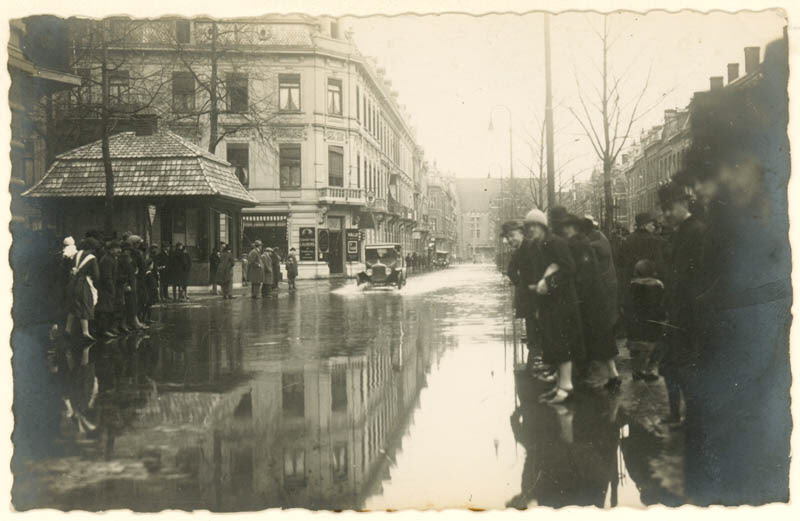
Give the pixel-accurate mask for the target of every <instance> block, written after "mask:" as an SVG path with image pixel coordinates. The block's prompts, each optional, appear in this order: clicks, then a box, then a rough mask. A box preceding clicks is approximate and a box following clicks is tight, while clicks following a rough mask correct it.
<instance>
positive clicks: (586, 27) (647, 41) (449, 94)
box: [342, 11, 786, 189]
mask: <svg viewBox="0 0 800 521" xmlns="http://www.w3.org/2000/svg"><path fill="white" fill-rule="evenodd" d="M342 22H343V25H344V26H345V28H348V27H349V28H350V29H352V31H353V37H354V39H355V42H356V44H357V46H358V48H359V50H360V51H361V53H362V54H364V55H367V56H374V57H375V58H376V59H377V62H378V64H379V66H383V67H385V69H386V74H387V77H388V78H389V79H391V81H392V87H393V88H395V89H396V90H397V91H398V92H399V102H400V103H401V104H403V105H406V107H407V109H408V112H409V114H410V117H411V124H412V126H413V127H414V128H415V129H416V134H417V139H418V141H419V144H420V145H421V146H422V147H423V148H424V150H425V156H426V158H427V159H428V160H429V161H430V162H431V163H433V162H434V161H435V162H436V163H437V165H438V167H439V168H440V169H441V170H444V171H448V172H452V173H454V174H455V175H456V176H457V177H486V176H487V175H491V176H492V177H498V176H500V175H503V176H508V170H509V162H510V161H509V150H508V148H509V147H508V141H509V135H508V128H509V127H508V125H509V119H508V118H509V114H508V112H509V111H508V110H506V109H505V108H504V107H503V106H505V107H508V109H510V111H511V112H512V113H513V121H512V123H513V154H514V161H513V163H514V166H513V169H514V175H515V177H521V176H527V175H530V167H531V165H534V169H537V168H538V153H539V149H538V146H537V145H536V143H537V142H538V141H539V139H540V135H541V134H540V132H541V122H542V120H543V118H544V103H545V98H544V92H545V82H544V37H543V15H542V14H541V13H531V14H526V15H515V14H496V15H488V16H483V17H473V16H468V15H460V14H442V15H429V16H415V15H403V16H398V17H393V18H392V17H385V16H373V17H365V18H344V19H343V20H342ZM607 22H608V29H609V33H610V39H611V40H612V41H613V45H612V46H611V48H610V51H609V54H608V60H609V69H610V70H611V71H613V73H614V74H616V75H617V76H621V77H622V78H623V79H622V80H621V81H620V89H619V91H620V102H621V106H623V107H624V108H625V109H624V110H623V117H622V121H623V122H627V121H628V120H629V119H630V113H631V110H632V108H633V106H634V105H635V102H636V100H637V98H638V97H639V95H640V93H641V92H642V91H644V94H643V96H642V98H641V102H640V104H639V110H638V115H637V118H636V119H635V121H634V123H633V127H632V131H631V135H632V136H633V137H635V136H638V135H639V133H640V132H641V130H643V129H648V128H650V127H652V126H653V125H657V124H659V123H661V122H663V117H664V110H665V109H669V108H682V107H685V106H687V105H688V103H689V101H690V100H691V96H692V93H694V92H696V91H702V90H708V88H709V87H708V86H709V77H710V76H725V77H726V82H727V64H728V63H734V62H737V63H739V64H740V65H739V68H740V71H741V73H742V74H743V73H744V48H745V47H749V46H758V47H761V56H762V57H763V54H764V47H765V45H766V44H768V43H769V42H770V41H772V40H774V39H776V38H779V37H781V35H782V32H783V26H784V25H785V23H786V22H785V19H784V17H783V14H782V13H781V12H780V11H764V12H758V13H753V12H740V13H736V14H729V13H720V12H716V13H710V14H700V13H694V12H680V13H666V12H649V13H648V14H645V15H642V14H634V13H619V14H613V15H610V16H609V18H608V21H607ZM602 29H603V19H602V17H601V16H600V15H597V14H593V13H577V12H569V13H564V14H559V15H553V16H551V47H552V64H553V74H552V77H553V104H554V112H553V117H554V128H555V134H554V140H555V147H554V148H555V153H554V157H555V164H556V174H557V180H556V181H557V185H558V186H559V187H561V188H562V189H569V188H570V187H571V183H572V181H573V180H575V181H581V180H584V179H586V178H587V177H588V176H589V175H590V174H591V170H592V168H593V167H594V166H595V165H596V164H597V163H598V160H597V156H596V155H595V153H594V151H593V149H592V146H591V144H590V142H589V141H588V139H587V138H586V135H585V134H584V132H583V130H582V128H581V126H580V124H579V122H578V120H577V119H576V118H575V116H574V115H573V114H572V112H571V110H570V109H572V110H574V111H576V112H578V113H582V108H581V105H580V98H579V96H578V92H579V86H578V85H580V92H582V93H583V95H584V99H585V101H586V103H587V105H588V106H589V107H590V108H589V110H590V114H592V115H593V116H596V119H595V123H596V124H597V123H598V122H599V121H600V120H599V112H598V111H597V110H595V109H592V108H591V103H592V101H594V102H597V100H598V96H597V95H595V94H594V92H595V91H594V90H593V89H595V88H599V87H600V85H601V73H600V71H601V67H602V46H601V44H600V40H599V39H598V34H599V33H600V32H602ZM648 77H649V79H648ZM576 78H578V81H576ZM645 83H646V84H647V88H646V89H644V86H645ZM490 115H491V119H492V123H493V124H492V128H493V130H491V131H490V126H489V121H490ZM584 119H585V117H584ZM621 134H623V133H622V132H621ZM532 145H533V146H532ZM626 147H627V145H626Z"/></svg>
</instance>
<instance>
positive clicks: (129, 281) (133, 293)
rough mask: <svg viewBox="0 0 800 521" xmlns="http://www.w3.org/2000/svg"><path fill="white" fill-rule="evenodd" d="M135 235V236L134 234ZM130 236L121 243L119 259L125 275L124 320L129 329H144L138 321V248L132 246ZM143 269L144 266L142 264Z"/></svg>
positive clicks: (132, 242)
mask: <svg viewBox="0 0 800 521" xmlns="http://www.w3.org/2000/svg"><path fill="white" fill-rule="evenodd" d="M134 237H135V236H134ZM129 239H130V236H128V237H126V240H125V241H124V242H123V244H122V255H121V257H120V259H121V260H122V263H121V271H122V273H123V274H124V276H125V279H126V280H125V322H126V324H127V326H128V327H129V328H131V329H146V326H145V325H144V324H142V323H141V322H140V321H139V315H138V313H139V281H138V270H139V264H140V263H139V259H138V249H137V248H135V247H134V242H135V241H131V240H129ZM142 269H144V266H142Z"/></svg>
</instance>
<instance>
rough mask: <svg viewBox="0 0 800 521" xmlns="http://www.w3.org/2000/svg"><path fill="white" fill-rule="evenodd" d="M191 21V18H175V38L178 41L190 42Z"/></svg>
mask: <svg viewBox="0 0 800 521" xmlns="http://www.w3.org/2000/svg"><path fill="white" fill-rule="evenodd" d="M190 23H191V22H189V20H175V40H176V41H177V42H178V43H189V39H190Z"/></svg>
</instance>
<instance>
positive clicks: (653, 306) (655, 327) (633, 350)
mask: <svg viewBox="0 0 800 521" xmlns="http://www.w3.org/2000/svg"><path fill="white" fill-rule="evenodd" d="M655 273H656V268H655V265H654V264H653V262H652V261H650V260H647V259H642V260H640V261H639V262H638V263H636V267H635V269H634V273H633V274H634V276H633V278H632V279H631V282H630V289H629V291H630V295H631V305H632V309H633V314H632V316H631V317H629V318H630V320H629V326H628V331H627V333H628V350H629V351H630V354H631V367H632V370H633V379H634V380H644V381H647V382H652V381H655V380H658V375H657V374H656V373H655V368H656V365H657V361H656V349H657V347H659V346H660V347H663V342H662V337H663V336H664V331H663V325H662V324H663V323H664V321H665V320H666V311H665V310H664V283H663V282H662V281H661V280H659V279H657V278H656V277H655ZM667 397H668V399H669V403H670V421H675V420H676V419H677V420H679V419H680V388H676V387H674V386H673V387H670V388H669V389H667Z"/></svg>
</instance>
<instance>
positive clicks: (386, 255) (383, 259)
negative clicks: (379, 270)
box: [366, 248, 397, 266]
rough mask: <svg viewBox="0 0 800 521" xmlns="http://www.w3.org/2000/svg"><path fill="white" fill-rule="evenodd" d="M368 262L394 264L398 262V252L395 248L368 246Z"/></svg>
mask: <svg viewBox="0 0 800 521" xmlns="http://www.w3.org/2000/svg"><path fill="white" fill-rule="evenodd" d="M366 254H367V264H370V265H372V264H376V263H378V262H380V263H381V264H385V265H387V266H393V265H394V264H395V262H397V252H395V250H394V249H393V248H367V251H366Z"/></svg>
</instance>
